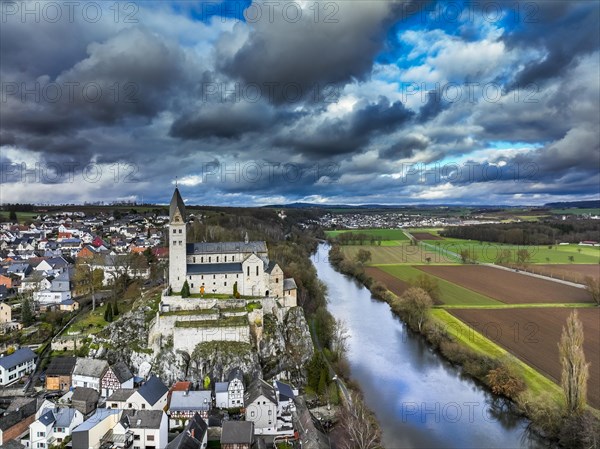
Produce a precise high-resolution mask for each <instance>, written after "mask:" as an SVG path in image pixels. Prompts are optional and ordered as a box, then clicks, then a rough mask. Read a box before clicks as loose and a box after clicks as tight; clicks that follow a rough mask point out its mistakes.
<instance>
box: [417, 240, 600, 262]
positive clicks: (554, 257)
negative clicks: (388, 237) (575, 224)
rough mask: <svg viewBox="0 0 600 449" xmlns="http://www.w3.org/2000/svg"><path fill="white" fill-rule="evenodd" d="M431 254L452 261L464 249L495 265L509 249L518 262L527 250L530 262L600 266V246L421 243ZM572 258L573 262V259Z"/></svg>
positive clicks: (474, 242) (450, 241)
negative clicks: (597, 264) (519, 253)
mask: <svg viewBox="0 0 600 449" xmlns="http://www.w3.org/2000/svg"><path fill="white" fill-rule="evenodd" d="M420 244H421V245H423V246H424V247H425V248H426V250H427V251H429V252H434V253H437V254H438V256H439V257H446V258H448V259H450V258H451V254H450V253H454V254H460V252H461V251H462V250H465V249H466V250H468V251H470V252H471V254H475V257H476V258H477V261H479V262H483V263H495V262H496V259H497V258H498V255H499V254H501V252H502V251H504V250H508V251H510V252H511V262H512V263H516V262H517V256H516V255H517V251H518V250H520V249H527V250H528V251H529V253H530V254H531V260H530V263H538V264H553V263H558V264H568V263H576V264H577V263H583V264H594V263H600V247H598V246H596V247H592V246H579V245H575V244H572V245H553V246H552V248H548V246H547V245H540V246H526V245H505V244H502V243H492V242H479V241H476V240H462V239H451V238H448V239H444V240H430V241H426V242H421V243H420ZM569 257H572V258H573V260H570V259H569Z"/></svg>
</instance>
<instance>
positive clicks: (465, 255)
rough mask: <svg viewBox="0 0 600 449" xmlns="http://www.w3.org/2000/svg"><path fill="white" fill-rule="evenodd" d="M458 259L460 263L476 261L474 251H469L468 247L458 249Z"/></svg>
mask: <svg viewBox="0 0 600 449" xmlns="http://www.w3.org/2000/svg"><path fill="white" fill-rule="evenodd" d="M460 260H461V261H462V263H475V262H476V261H477V255H476V254H475V251H469V249H466V248H465V249H461V250H460Z"/></svg>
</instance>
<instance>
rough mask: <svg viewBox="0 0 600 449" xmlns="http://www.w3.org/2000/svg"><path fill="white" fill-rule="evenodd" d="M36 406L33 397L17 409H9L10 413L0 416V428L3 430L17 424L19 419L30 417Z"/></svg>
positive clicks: (33, 413)
mask: <svg viewBox="0 0 600 449" xmlns="http://www.w3.org/2000/svg"><path fill="white" fill-rule="evenodd" d="M11 405H12V404H11ZM37 407H38V406H37V401H36V400H35V399H33V400H31V401H29V402H28V403H26V404H24V405H23V406H21V407H19V409H18V410H14V411H11V412H10V413H7V414H6V415H4V416H2V417H0V430H2V431H3V432H4V431H6V430H8V429H10V428H11V427H13V426H15V425H17V424H19V423H20V422H21V421H23V420H24V419H26V418H28V417H30V416H31V415H35V412H36V411H37Z"/></svg>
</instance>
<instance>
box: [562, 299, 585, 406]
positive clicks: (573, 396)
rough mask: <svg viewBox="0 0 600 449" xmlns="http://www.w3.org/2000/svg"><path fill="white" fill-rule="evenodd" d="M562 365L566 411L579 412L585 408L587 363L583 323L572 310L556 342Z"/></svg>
mask: <svg viewBox="0 0 600 449" xmlns="http://www.w3.org/2000/svg"><path fill="white" fill-rule="evenodd" d="M558 350H559V354H560V364H561V366H562V373H561V385H562V388H563V392H564V394H565V399H566V406H567V413H568V414H580V413H582V412H583V411H584V409H585V403H586V392H587V379H588V374H589V364H588V363H586V361H585V355H584V353H583V325H582V324H581V321H579V318H578V316H577V310H574V311H573V312H572V313H571V314H570V315H569V317H568V318H567V326H566V327H563V332H562V336H561V337H560V343H559V344H558Z"/></svg>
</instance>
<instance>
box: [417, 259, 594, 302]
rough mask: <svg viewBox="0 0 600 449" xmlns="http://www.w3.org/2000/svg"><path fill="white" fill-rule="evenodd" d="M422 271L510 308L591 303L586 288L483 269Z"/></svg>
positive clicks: (448, 267)
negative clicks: (526, 305)
mask: <svg viewBox="0 0 600 449" xmlns="http://www.w3.org/2000/svg"><path fill="white" fill-rule="evenodd" d="M419 269H420V270H422V271H424V272H426V273H429V274H431V275H433V276H436V277H439V278H442V279H445V280H446V281H448V282H451V283H453V284H456V285H460V286H462V287H464V288H466V289H468V290H472V291H474V292H477V293H480V294H482V295H484V296H487V297H490V298H493V299H496V300H498V301H501V302H503V303H506V304H529V303H534V304H535V303H591V302H592V299H591V297H590V294H589V293H588V292H587V291H586V290H585V289H583V288H577V287H571V286H569V285H565V284H559V283H558V282H554V281H550V280H545V279H539V278H535V277H532V276H527V275H524V274H519V273H515V272H512V271H507V270H501V269H498V268H493V267H485V266H481V265H460V266H451V265H445V266H444V265H438V266H430V265H423V266H420V267H419Z"/></svg>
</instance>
